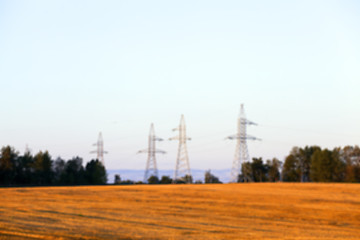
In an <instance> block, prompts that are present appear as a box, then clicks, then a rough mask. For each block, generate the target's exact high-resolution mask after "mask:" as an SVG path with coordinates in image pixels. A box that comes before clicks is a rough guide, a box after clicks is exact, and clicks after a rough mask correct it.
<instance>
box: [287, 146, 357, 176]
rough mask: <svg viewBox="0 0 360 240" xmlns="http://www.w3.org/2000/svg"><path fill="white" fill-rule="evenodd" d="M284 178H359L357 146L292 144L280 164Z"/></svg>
mask: <svg viewBox="0 0 360 240" xmlns="http://www.w3.org/2000/svg"><path fill="white" fill-rule="evenodd" d="M282 180H283V181H285V182H360V148H359V147H358V146H346V147H344V148H335V149H333V150H329V149H321V148H320V147H318V146H310V147H309V146H306V147H305V148H297V147H294V148H293V149H292V151H291V152H290V154H289V155H288V156H287V157H286V159H285V162H284V166H283V168H282Z"/></svg>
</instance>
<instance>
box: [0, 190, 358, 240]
mask: <svg viewBox="0 0 360 240" xmlns="http://www.w3.org/2000/svg"><path fill="white" fill-rule="evenodd" d="M0 239H360V184H314V183H306V184H301V183H248V184H214V185H211V184H206V185H205V184H198V185H197V184H194V185H191V184H189V185H133V186H95V187H93V186H92V187H34V188H1V189H0Z"/></svg>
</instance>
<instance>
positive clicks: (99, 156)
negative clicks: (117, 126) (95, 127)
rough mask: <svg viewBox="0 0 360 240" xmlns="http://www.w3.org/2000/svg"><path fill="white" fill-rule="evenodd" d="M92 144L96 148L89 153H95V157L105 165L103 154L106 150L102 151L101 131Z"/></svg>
mask: <svg viewBox="0 0 360 240" xmlns="http://www.w3.org/2000/svg"><path fill="white" fill-rule="evenodd" d="M93 146H96V148H97V149H96V151H91V152H90V153H96V154H97V159H98V160H99V161H100V162H101V163H102V165H103V166H105V161H104V154H105V153H108V152H106V151H104V141H103V138H102V134H101V132H100V133H99V137H98V140H97V142H96V143H94V144H93Z"/></svg>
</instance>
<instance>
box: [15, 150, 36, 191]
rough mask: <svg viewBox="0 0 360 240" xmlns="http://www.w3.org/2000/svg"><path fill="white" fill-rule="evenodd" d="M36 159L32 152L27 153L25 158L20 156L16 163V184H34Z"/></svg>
mask: <svg viewBox="0 0 360 240" xmlns="http://www.w3.org/2000/svg"><path fill="white" fill-rule="evenodd" d="M33 164H34V158H33V156H32V155H31V153H30V152H28V151H27V152H25V153H24V155H23V156H18V157H17V161H16V164H15V165H16V166H15V169H16V173H15V183H16V184H21V185H31V184H33V182H34V176H33V175H34V170H33V168H32V166H33Z"/></svg>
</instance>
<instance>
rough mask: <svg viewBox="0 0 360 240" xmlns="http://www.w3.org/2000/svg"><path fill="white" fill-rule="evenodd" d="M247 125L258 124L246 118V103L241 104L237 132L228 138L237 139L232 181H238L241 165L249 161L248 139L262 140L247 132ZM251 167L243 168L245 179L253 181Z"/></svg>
mask: <svg viewBox="0 0 360 240" xmlns="http://www.w3.org/2000/svg"><path fill="white" fill-rule="evenodd" d="M246 125H257V124H256V123H254V122H251V121H249V120H247V119H246V117H245V112H244V104H241V108H240V114H239V117H238V122H237V134H235V135H232V136H229V137H227V139H231V140H233V139H236V140H237V143H236V148H235V156H234V161H233V165H232V169H231V179H230V181H231V182H237V181H238V175H239V174H241V166H242V164H243V163H246V162H249V160H250V159H249V152H248V147H247V140H260V139H259V138H256V137H253V136H250V135H247V134H246ZM248 170H249V169H243V173H244V176H243V177H244V179H243V180H244V181H245V182H249V181H251V179H250V177H249V173H248Z"/></svg>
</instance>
